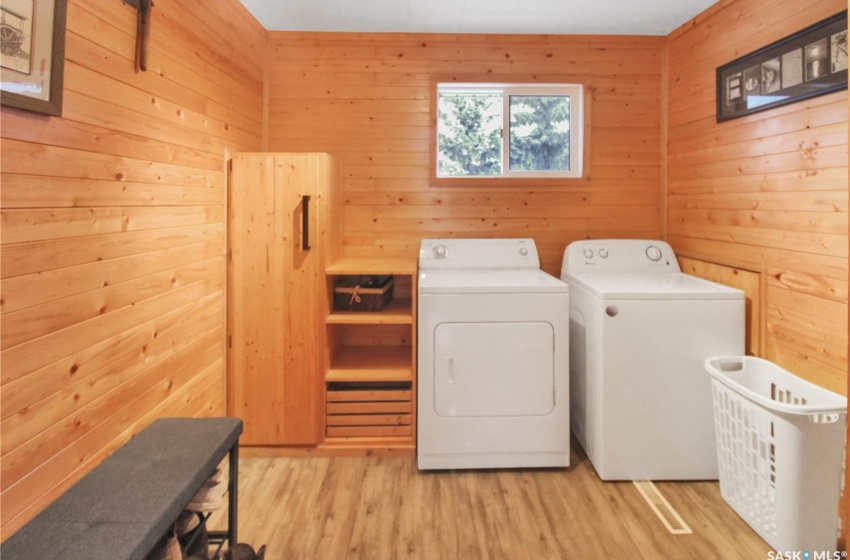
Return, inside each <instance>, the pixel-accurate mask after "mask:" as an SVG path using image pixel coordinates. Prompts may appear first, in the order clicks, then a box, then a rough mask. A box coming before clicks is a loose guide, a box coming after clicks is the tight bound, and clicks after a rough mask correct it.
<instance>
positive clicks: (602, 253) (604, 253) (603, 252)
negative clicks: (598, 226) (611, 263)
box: [599, 249, 608, 259]
mask: <svg viewBox="0 0 850 560" xmlns="http://www.w3.org/2000/svg"><path fill="white" fill-rule="evenodd" d="M599 256H600V257H602V258H603V259H607V258H608V251H606V250H605V249H599Z"/></svg>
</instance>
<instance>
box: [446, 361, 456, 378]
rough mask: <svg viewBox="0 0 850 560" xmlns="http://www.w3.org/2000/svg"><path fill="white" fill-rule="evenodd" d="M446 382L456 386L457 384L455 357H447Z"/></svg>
mask: <svg viewBox="0 0 850 560" xmlns="http://www.w3.org/2000/svg"><path fill="white" fill-rule="evenodd" d="M446 370H447V371H446V373H447V375H446V381H447V382H448V384H449V385H454V383H455V357H454V356H446Z"/></svg>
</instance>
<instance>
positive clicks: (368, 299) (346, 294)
mask: <svg viewBox="0 0 850 560" xmlns="http://www.w3.org/2000/svg"><path fill="white" fill-rule="evenodd" d="M393 283H394V282H393V277H392V276H349V277H346V278H343V279H342V280H341V281H340V282H339V283H338V284H337V285H336V287H335V288H334V309H336V310H339V311H380V310H381V309H383V308H384V307H385V306H386V305H387V304H388V303H389V302H390V301H392V299H393Z"/></svg>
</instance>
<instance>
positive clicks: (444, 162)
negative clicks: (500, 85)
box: [437, 92, 502, 177]
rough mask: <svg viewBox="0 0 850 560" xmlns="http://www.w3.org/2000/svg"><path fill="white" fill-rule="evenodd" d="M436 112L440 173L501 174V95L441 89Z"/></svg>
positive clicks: (438, 166) (498, 93)
mask: <svg viewBox="0 0 850 560" xmlns="http://www.w3.org/2000/svg"><path fill="white" fill-rule="evenodd" d="M437 113H438V115H439V117H438V119H437V135H438V142H437V145H438V147H439V152H438V154H437V174H438V175H440V176H443V177H447V176H448V177H464V176H475V175H500V174H501V173H502V140H501V137H502V94H501V93H500V92H475V93H466V92H441V93H440V94H439V99H438V105H437Z"/></svg>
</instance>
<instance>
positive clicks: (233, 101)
mask: <svg viewBox="0 0 850 560" xmlns="http://www.w3.org/2000/svg"><path fill="white" fill-rule="evenodd" d="M135 32H136V12H135V11H134V10H133V9H132V8H130V7H128V6H127V5H125V4H124V3H123V2H121V0H69V5H68V29H67V48H66V60H65V96H64V108H63V116H62V118H45V117H41V116H37V115H33V114H28V113H25V112H20V111H15V110H11V109H7V108H3V110H2V122H0V126H2V144H0V152H2V153H1V154H0V155H2V162H3V166H2V188H0V252H2V264H0V276H2V304H1V305H0V313H2V314H0V333H2V335H0V361H2V374H0V384H2V390H0V491H1V492H2V493H0V499H2V502H3V508H2V512H0V525H2V529H0V531H2V538H3V539H5V538H6V537H8V536H9V535H10V534H12V533H13V532H14V531H16V530H17V529H18V528H20V527H21V525H22V524H23V523H25V522H26V521H27V520H29V519H30V518H32V517H33V516H34V515H35V514H36V513H37V512H38V511H40V510H41V509H43V508H44V507H45V506H46V505H48V504H49V503H50V502H51V501H52V500H53V499H55V498H56V497H57V496H58V495H59V494H60V493H61V492H62V491H63V490H65V489H66V488H68V487H69V486H70V485H71V484H72V483H74V482H75V481H76V480H78V479H79V478H80V477H81V476H82V475H84V474H85V473H86V472H88V471H89V470H91V469H92V468H93V467H94V466H96V465H97V464H98V463H99V462H100V461H102V460H103V459H104V458H105V457H106V456H108V455H109V454H110V453H111V452H112V451H114V450H115V449H116V448H117V447H118V446H120V445H121V444H122V443H123V442H125V441H126V440H127V439H128V438H129V437H130V436H131V435H132V434H133V433H135V432H137V431H138V430H139V429H141V428H143V427H144V426H146V425H147V424H148V423H150V421H151V420H154V419H155V418H158V417H161V416H196V415H220V414H223V413H224V401H225V396H224V362H225V359H224V358H225V353H224V336H225V334H224V310H225V296H224V294H225V291H224V283H225V247H226V234H225V232H226V209H225V205H226V178H225V151H226V150H229V151H231V152H234V151H245V150H249V151H250V150H258V149H260V148H261V137H262V134H263V56H264V52H265V43H266V32H265V30H264V29H263V28H262V27H261V26H260V25H259V23H257V22H256V21H255V20H254V19H253V17H252V16H250V14H248V12H247V11H246V10H245V9H244V8H243V7H242V6H241V5H240V3H239V2H237V1H236V0H225V1H216V2H201V1H200V0H169V1H167V2H157V3H156V6H155V7H154V9H153V23H152V30H151V42H150V56H149V71H148V72H142V73H138V74H137V73H135V71H134V70H133V58H134V45H135Z"/></svg>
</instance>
